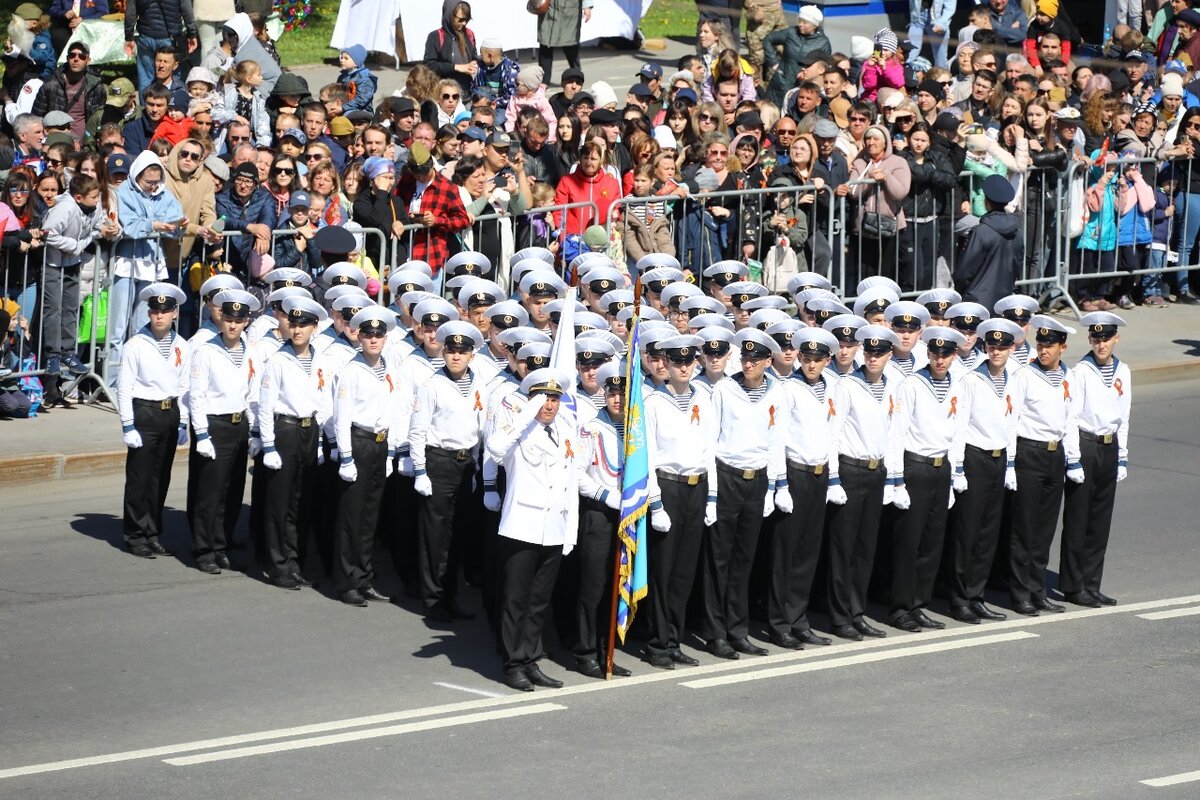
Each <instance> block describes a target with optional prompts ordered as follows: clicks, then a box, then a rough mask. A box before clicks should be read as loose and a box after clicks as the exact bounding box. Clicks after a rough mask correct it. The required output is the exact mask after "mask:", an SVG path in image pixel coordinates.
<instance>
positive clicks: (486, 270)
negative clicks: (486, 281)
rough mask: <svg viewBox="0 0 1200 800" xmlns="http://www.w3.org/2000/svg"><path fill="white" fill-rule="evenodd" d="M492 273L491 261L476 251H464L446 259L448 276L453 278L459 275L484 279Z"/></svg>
mask: <svg viewBox="0 0 1200 800" xmlns="http://www.w3.org/2000/svg"><path fill="white" fill-rule="evenodd" d="M491 271H492V262H491V259H489V258H488V257H487V256H485V255H484V254H483V253H478V252H476V251H474V250H463V251H462V252H461V253H455V254H454V255H452V256H450V257H449V258H447V259H446V274H447V275H449V276H451V277H455V276H458V275H474V276H476V277H482V276H483V275H488V274H490V273H491Z"/></svg>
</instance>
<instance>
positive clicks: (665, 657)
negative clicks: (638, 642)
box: [646, 651, 675, 669]
mask: <svg viewBox="0 0 1200 800" xmlns="http://www.w3.org/2000/svg"><path fill="white" fill-rule="evenodd" d="M646 663H647V664H649V665H650V666H652V667H654V668H655V669H675V659H673V658H671V654H670V653H663V652H658V653H651V652H650V651H646Z"/></svg>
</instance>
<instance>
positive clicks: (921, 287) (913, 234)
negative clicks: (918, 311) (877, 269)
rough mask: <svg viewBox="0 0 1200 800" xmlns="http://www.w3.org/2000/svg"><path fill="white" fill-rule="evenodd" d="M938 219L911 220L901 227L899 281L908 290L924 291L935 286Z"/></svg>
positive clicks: (902, 287) (901, 286)
mask: <svg viewBox="0 0 1200 800" xmlns="http://www.w3.org/2000/svg"><path fill="white" fill-rule="evenodd" d="M937 230H938V225H937V221H936V220H931V221H929V222H913V221H911V220H910V221H909V223H908V224H907V225H905V226H904V227H903V228H901V229H900V232H899V234H898V236H899V237H900V276H899V279H898V280H897V283H899V284H900V288H901V289H903V290H904V291H906V292H912V291H918V292H923V291H925V290H926V289H931V288H933V286H934V279H935V278H936V277H937V276H936V274H935V272H936V270H937V256H938V252H937V246H936V242H935V240H936V235H937Z"/></svg>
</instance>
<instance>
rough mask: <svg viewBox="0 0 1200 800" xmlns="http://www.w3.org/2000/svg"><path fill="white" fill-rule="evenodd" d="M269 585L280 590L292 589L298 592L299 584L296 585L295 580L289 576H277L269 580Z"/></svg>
mask: <svg viewBox="0 0 1200 800" xmlns="http://www.w3.org/2000/svg"><path fill="white" fill-rule="evenodd" d="M271 585H272V586H278V587H279V588H280V589H294V590H296V591H300V588H301V587H300V584H298V583H296V579H295V578H294V577H292V576H291V575H277V576H275V577H273V578H271Z"/></svg>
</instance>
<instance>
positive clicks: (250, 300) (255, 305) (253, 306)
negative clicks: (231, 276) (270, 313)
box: [213, 289, 262, 319]
mask: <svg viewBox="0 0 1200 800" xmlns="http://www.w3.org/2000/svg"><path fill="white" fill-rule="evenodd" d="M213 305H215V306H216V307H217V308H219V309H221V316H223V317H232V318H234V319H245V318H246V317H248V316H250V315H251V314H252V313H254V312H255V311H258V309H260V308H262V304H261V303H259V302H258V298H257V297H255V296H254V295H252V294H250V293H249V292H247V291H246V290H245V289H222V290H221V291H219V292H217V293H216V295H215V296H214V297H213Z"/></svg>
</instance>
